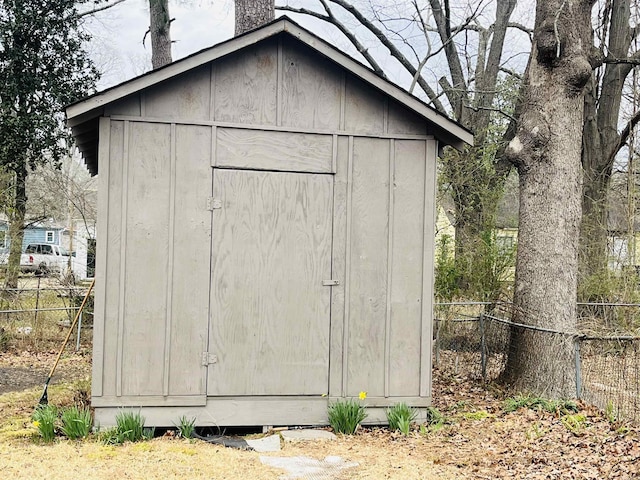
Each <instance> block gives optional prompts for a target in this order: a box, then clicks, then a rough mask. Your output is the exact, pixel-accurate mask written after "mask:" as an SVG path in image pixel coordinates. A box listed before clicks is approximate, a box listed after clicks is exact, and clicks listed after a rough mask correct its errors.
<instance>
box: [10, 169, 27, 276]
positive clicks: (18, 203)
mask: <svg viewBox="0 0 640 480" xmlns="http://www.w3.org/2000/svg"><path fill="white" fill-rule="evenodd" d="M26 181H27V171H26V166H25V165H24V164H23V165H22V166H21V167H17V168H16V175H15V197H14V203H13V208H12V211H11V212H10V215H9V239H10V242H11V243H10V245H9V261H8V264H7V277H6V280H5V285H6V287H7V288H18V276H19V274H20V256H21V255H22V239H23V238H24V219H25V216H26V210H27V186H26Z"/></svg>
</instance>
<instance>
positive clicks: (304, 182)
mask: <svg viewBox="0 0 640 480" xmlns="http://www.w3.org/2000/svg"><path fill="white" fill-rule="evenodd" d="M332 182H333V179H332V176H331V175H311V174H296V173H278V172H256V171H238V170H217V169H216V170H214V182H213V183H214V197H215V198H217V199H219V200H220V204H221V208H220V209H216V210H214V219H213V240H212V264H211V268H212V292H211V299H212V300H211V329H210V331H211V334H210V345H209V352H210V353H212V354H214V355H216V357H217V362H216V363H214V364H212V365H210V366H209V373H208V383H207V392H208V394H209V395H314V394H317V395H319V394H326V393H327V391H328V368H329V327H330V325H329V305H330V296H331V295H330V287H327V286H323V285H322V282H323V280H328V279H329V278H330V275H331V222H332Z"/></svg>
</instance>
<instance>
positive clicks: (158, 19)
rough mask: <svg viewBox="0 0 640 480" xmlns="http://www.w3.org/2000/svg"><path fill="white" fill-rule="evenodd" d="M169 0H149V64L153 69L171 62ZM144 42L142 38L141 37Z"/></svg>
mask: <svg viewBox="0 0 640 480" xmlns="http://www.w3.org/2000/svg"><path fill="white" fill-rule="evenodd" d="M172 21H173V19H172V18H171V17H170V16H169V0H149V30H148V31H147V33H145V35H144V36H145V39H146V36H147V34H150V36H151V65H152V66H153V68H154V69H156V68H160V67H162V66H164V65H167V64H168V63H171V61H172V60H171V22H172ZM143 43H144V39H143Z"/></svg>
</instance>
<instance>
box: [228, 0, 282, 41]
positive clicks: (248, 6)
mask: <svg viewBox="0 0 640 480" xmlns="http://www.w3.org/2000/svg"><path fill="white" fill-rule="evenodd" d="M235 6H236V36H237V35H241V34H243V33H244V32H247V31H249V30H253V29H254V28H257V27H259V26H260V25H264V24H265V23H268V22H270V21H271V20H273V19H274V17H275V2H274V0H235Z"/></svg>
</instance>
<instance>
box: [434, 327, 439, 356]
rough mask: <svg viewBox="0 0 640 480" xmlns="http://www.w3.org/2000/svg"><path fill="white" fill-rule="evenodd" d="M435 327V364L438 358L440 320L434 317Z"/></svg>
mask: <svg viewBox="0 0 640 480" xmlns="http://www.w3.org/2000/svg"><path fill="white" fill-rule="evenodd" d="M434 320H435V321H434V323H435V327H436V338H435V344H436V345H435V350H436V355H435V357H436V359H435V364H436V365H438V361H439V360H440V320H439V319H437V318H436V319H434Z"/></svg>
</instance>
